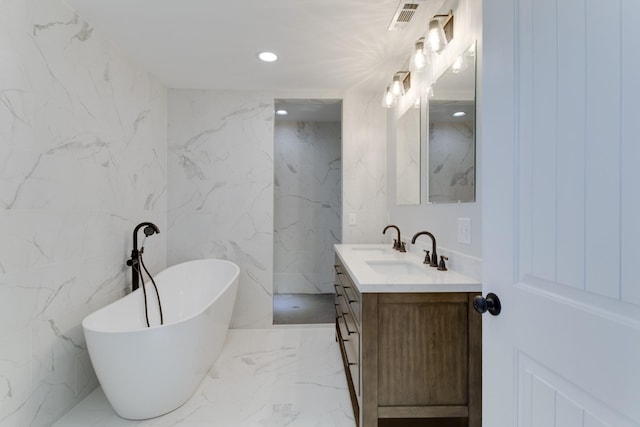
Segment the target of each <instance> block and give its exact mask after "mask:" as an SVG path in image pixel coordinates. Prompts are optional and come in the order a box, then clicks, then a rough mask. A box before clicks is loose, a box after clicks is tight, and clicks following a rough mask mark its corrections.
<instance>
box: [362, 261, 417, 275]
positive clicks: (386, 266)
mask: <svg viewBox="0 0 640 427" xmlns="http://www.w3.org/2000/svg"><path fill="white" fill-rule="evenodd" d="M367 265H368V266H369V267H371V268H372V269H373V271H375V272H376V273H379V274H387V275H400V274H425V273H426V272H427V271H426V270H425V269H424V268H420V267H418V266H417V265H415V264H413V263H411V262H407V261H367Z"/></svg>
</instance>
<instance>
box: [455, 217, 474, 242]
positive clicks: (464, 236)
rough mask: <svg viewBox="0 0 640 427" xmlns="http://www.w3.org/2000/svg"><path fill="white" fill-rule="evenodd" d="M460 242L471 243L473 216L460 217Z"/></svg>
mask: <svg viewBox="0 0 640 427" xmlns="http://www.w3.org/2000/svg"><path fill="white" fill-rule="evenodd" d="M458 243H464V244H466V245H470V244H471V218H458Z"/></svg>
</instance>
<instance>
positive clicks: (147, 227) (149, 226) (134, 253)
mask: <svg viewBox="0 0 640 427" xmlns="http://www.w3.org/2000/svg"><path fill="white" fill-rule="evenodd" d="M142 227H144V230H143V231H144V235H145V239H146V237H148V236H151V235H153V234H156V233H160V229H159V228H158V226H157V225H155V224H154V223H152V222H141V223H140V224H138V225H136V228H134V229H133V249H132V250H131V258H130V259H129V260H127V265H128V266H129V267H132V272H131V273H132V274H131V291H132V292H133V291H135V290H136V289H138V288H139V287H140V251H139V250H138V231H139V230H140V229H141V228H142Z"/></svg>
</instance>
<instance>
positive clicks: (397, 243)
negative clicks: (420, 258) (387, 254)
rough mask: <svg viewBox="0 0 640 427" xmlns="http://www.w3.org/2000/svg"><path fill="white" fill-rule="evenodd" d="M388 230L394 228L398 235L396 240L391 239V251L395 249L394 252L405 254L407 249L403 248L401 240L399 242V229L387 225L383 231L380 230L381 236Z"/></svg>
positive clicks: (395, 226)
mask: <svg viewBox="0 0 640 427" xmlns="http://www.w3.org/2000/svg"><path fill="white" fill-rule="evenodd" d="M389 228H395V229H396V232H397V233H398V238H397V239H393V249H395V250H396V251H400V252H407V249H406V248H405V245H404V242H402V240H400V229H399V228H398V226H397V225H387V226H386V227H385V228H384V230H382V234H385V233H386V232H387V230H388V229H389Z"/></svg>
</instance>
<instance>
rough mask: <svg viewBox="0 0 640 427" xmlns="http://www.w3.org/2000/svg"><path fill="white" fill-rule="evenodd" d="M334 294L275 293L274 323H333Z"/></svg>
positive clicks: (334, 318)
mask: <svg viewBox="0 0 640 427" xmlns="http://www.w3.org/2000/svg"><path fill="white" fill-rule="evenodd" d="M334 303H335V301H334V294H275V295H274V296H273V324H274V325H305V324H320V323H335V321H336V315H335V309H334Z"/></svg>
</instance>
